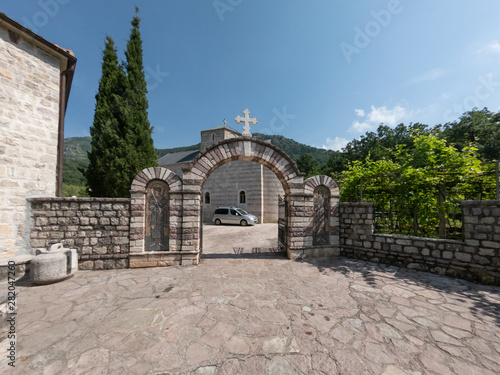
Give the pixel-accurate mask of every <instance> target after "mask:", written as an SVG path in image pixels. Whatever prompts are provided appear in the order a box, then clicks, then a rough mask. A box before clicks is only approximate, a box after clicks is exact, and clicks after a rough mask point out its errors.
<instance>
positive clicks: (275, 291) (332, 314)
mask: <svg viewBox="0 0 500 375" xmlns="http://www.w3.org/2000/svg"><path fill="white" fill-rule="evenodd" d="M17 291H19V292H20V294H19V297H18V305H19V307H18V315H17V322H16V324H17V325H16V330H17V333H18V342H17V349H18V352H17V362H16V370H15V371H17V373H19V374H47V375H48V374H51V375H52V374H231V375H234V374H280V375H282V374H328V375H331V374H356V375H357V374H384V375H404V374H408V375H409V374H411V375H417V374H436V375H446V374H477V375H479V374H481V375H494V374H499V373H500V288H498V287H488V286H480V285H475V284H472V283H469V282H465V281H462V280H453V279H449V278H445V277H440V276H436V275H432V274H429V273H424V272H418V271H413V270H407V269H400V268H397V267H388V266H383V265H377V264H374V263H368V262H362V261H355V260H349V259H345V258H336V259H315V260H311V261H299V262H294V261H289V260H287V259H285V258H283V257H280V256H279V255H276V254H273V253H245V252H243V253H241V254H234V253H233V254H229V253H226V254H219V256H213V257H208V258H207V259H204V260H203V261H202V263H201V264H200V265H198V266H188V267H172V268H154V269H127V270H109V271H85V272H82V271H80V272H78V273H77V274H76V275H75V276H74V277H72V278H70V279H68V280H65V281H63V282H59V283H56V284H51V285H45V286H32V285H29V284H26V285H24V286H21V285H20V286H18V287H17ZM2 345H3V346H5V345H6V344H5V342H4V343H3V344H2ZM0 366H1V367H0V372H3V373H13V372H12V369H11V368H9V367H8V366H7V364H6V359H4V358H3V359H2V362H1V363H0ZM14 373H15V372H14Z"/></svg>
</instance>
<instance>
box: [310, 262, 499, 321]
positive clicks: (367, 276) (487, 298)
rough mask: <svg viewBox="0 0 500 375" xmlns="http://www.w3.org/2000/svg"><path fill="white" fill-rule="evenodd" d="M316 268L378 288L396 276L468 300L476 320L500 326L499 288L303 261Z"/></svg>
mask: <svg viewBox="0 0 500 375" xmlns="http://www.w3.org/2000/svg"><path fill="white" fill-rule="evenodd" d="M302 262H304V263H309V264H310V265H312V266H314V267H316V268H317V269H318V270H319V271H320V272H322V273H325V272H326V271H327V270H331V271H334V272H340V273H342V274H344V275H348V274H351V273H358V274H361V275H362V278H363V279H364V280H365V281H366V283H367V284H369V285H371V286H373V287H377V279H382V278H384V277H389V276H390V277H391V278H392V277H396V278H398V279H400V280H401V281H402V282H404V283H406V284H412V285H416V286H420V287H423V288H426V289H428V290H432V291H436V292H440V293H446V294H448V296H449V297H451V298H453V299H455V300H456V301H460V302H465V301H471V302H472V304H473V307H471V308H470V313H471V314H472V315H474V316H475V317H477V318H481V317H484V316H486V317H489V318H492V319H494V320H495V322H496V323H497V324H498V325H500V287H497V286H488V285H479V284H474V283H472V282H469V281H465V280H462V279H452V278H450V277H447V276H441V275H436V274H433V273H430V272H424V271H416V270H412V269H408V268H401V267H396V266H389V265H384V264H378V263H372V262H367V261H363V260H357V259H349V258H344V257H336V258H316V259H305V260H302Z"/></svg>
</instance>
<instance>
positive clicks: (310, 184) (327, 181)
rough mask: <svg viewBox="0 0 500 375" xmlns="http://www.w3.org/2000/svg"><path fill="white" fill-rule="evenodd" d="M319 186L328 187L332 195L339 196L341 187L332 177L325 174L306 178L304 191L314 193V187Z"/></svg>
mask: <svg viewBox="0 0 500 375" xmlns="http://www.w3.org/2000/svg"><path fill="white" fill-rule="evenodd" d="M318 186H324V187H326V188H327V189H329V190H330V196H331V197H338V196H339V188H338V186H337V183H336V182H335V181H334V180H333V179H332V178H331V177H328V176H325V175H318V176H313V177H310V178H308V179H307V180H305V181H304V192H305V193H308V194H313V193H314V189H316V187H318Z"/></svg>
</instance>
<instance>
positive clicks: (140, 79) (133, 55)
mask: <svg viewBox="0 0 500 375" xmlns="http://www.w3.org/2000/svg"><path fill="white" fill-rule="evenodd" d="M136 12H138V9H137V8H136ZM139 23H140V18H139V17H137V16H135V17H134V18H133V20H132V30H131V33H130V39H129V41H128V43H127V50H126V51H125V56H126V59H127V61H126V71H127V77H128V84H127V88H126V93H125V100H126V104H125V118H126V124H125V128H124V129H123V134H122V136H123V139H124V140H125V147H126V149H127V153H126V157H127V168H128V169H127V173H129V176H130V177H131V178H130V183H132V180H133V178H134V177H135V176H136V175H137V173H139V172H140V171H141V170H142V169H144V168H147V167H152V166H156V165H158V164H157V159H158V158H157V156H156V150H155V148H154V145H153V138H152V136H151V135H152V132H153V128H152V127H151V125H150V123H149V120H148V107H149V104H148V99H147V96H146V95H147V93H148V89H147V82H146V76H145V74H144V66H143V59H142V40H141V33H140V31H139ZM130 183H129V185H128V189H129V188H130ZM127 191H128V190H127Z"/></svg>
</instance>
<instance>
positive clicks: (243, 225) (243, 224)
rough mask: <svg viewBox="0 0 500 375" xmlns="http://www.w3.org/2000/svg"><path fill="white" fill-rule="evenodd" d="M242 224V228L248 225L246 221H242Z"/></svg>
mask: <svg viewBox="0 0 500 375" xmlns="http://www.w3.org/2000/svg"><path fill="white" fill-rule="evenodd" d="M240 224H241V226H242V227H246V226H247V224H248V223H247V221H246V220H241V221H240Z"/></svg>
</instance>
